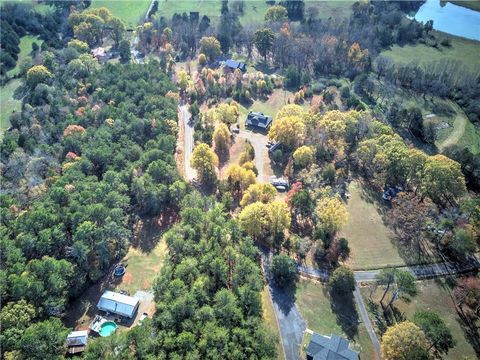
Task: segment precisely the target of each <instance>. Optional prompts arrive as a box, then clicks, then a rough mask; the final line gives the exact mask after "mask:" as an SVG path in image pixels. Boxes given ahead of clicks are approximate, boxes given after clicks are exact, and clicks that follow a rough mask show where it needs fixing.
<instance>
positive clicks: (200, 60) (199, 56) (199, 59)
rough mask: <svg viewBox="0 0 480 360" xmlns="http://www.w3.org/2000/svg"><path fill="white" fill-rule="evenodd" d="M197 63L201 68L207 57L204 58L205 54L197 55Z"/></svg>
mask: <svg viewBox="0 0 480 360" xmlns="http://www.w3.org/2000/svg"><path fill="white" fill-rule="evenodd" d="M198 63H199V64H200V65H201V66H203V65H205V64H206V63H207V57H206V56H205V54H199V55H198Z"/></svg>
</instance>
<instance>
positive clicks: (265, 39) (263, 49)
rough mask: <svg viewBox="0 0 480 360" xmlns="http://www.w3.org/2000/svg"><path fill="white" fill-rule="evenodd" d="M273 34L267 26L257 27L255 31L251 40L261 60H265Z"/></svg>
mask: <svg viewBox="0 0 480 360" xmlns="http://www.w3.org/2000/svg"><path fill="white" fill-rule="evenodd" d="M274 40H275V34H274V33H273V31H272V30H271V29H269V28H264V29H259V30H257V31H256V32H255V35H254V38H253V42H254V44H255V47H256V48H257V50H258V52H259V53H260V55H262V56H263V60H264V61H265V62H267V54H268V52H269V51H270V50H271V49H272V46H273V41H274Z"/></svg>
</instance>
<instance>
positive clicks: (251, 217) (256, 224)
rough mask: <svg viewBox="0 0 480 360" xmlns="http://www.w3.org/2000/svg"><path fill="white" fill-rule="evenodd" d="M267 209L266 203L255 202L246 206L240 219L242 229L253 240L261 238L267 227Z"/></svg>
mask: <svg viewBox="0 0 480 360" xmlns="http://www.w3.org/2000/svg"><path fill="white" fill-rule="evenodd" d="M266 212H267V207H266V205H265V204H264V203H261V202H255V203H253V204H249V205H247V206H245V208H244V209H243V210H242V211H241V212H240V215H239V217H238V219H239V222H240V227H241V228H242V230H243V231H245V233H247V234H248V235H249V236H251V237H253V238H258V237H259V236H261V235H262V234H263V232H264V230H265V226H266Z"/></svg>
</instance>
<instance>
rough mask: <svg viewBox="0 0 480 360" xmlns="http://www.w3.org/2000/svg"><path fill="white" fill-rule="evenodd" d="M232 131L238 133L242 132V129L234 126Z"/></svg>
mask: <svg viewBox="0 0 480 360" xmlns="http://www.w3.org/2000/svg"><path fill="white" fill-rule="evenodd" d="M232 133H234V134H238V133H240V129H239V128H233V129H232Z"/></svg>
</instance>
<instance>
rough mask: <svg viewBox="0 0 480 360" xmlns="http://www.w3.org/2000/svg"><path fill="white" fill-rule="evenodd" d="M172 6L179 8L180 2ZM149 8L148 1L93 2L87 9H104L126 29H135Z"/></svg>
mask: <svg viewBox="0 0 480 360" xmlns="http://www.w3.org/2000/svg"><path fill="white" fill-rule="evenodd" d="M169 3H170V2H169ZM172 4H175V5H176V6H179V5H180V4H181V2H172ZM159 5H160V4H159ZM149 6H150V0H124V1H112V0H93V1H92V5H90V7H89V9H96V8H101V7H105V8H107V9H109V10H110V11H111V12H112V15H113V16H116V17H118V18H120V19H122V20H123V21H124V22H125V24H126V25H127V27H129V28H134V29H135V28H136V27H137V25H139V24H140V23H141V22H142V21H143V19H144V18H145V15H146V14H147V10H148V7H149ZM159 8H160V6H159Z"/></svg>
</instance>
